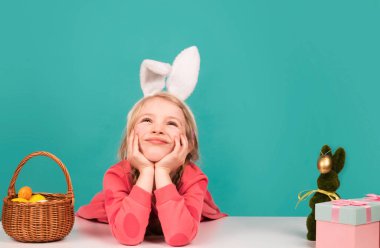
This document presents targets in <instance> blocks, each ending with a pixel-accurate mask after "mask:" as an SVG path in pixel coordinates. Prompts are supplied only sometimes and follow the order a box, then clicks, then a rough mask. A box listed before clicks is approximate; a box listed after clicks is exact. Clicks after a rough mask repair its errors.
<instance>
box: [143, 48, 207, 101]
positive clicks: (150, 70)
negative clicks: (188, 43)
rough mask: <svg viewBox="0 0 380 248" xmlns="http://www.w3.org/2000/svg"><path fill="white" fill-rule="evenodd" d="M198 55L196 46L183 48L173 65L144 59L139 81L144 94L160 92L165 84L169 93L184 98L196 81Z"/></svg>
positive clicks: (192, 89)
mask: <svg viewBox="0 0 380 248" xmlns="http://www.w3.org/2000/svg"><path fill="white" fill-rule="evenodd" d="M199 65H200V57H199V52H198V49H197V47H196V46H192V47H189V48H186V49H184V50H183V51H182V52H180V53H179V54H178V55H177V57H176V58H175V59H174V61H173V65H170V64H168V63H163V62H159V61H155V60H151V59H145V60H144V61H143V62H142V63H141V67H140V83H141V88H142V90H143V93H144V96H150V95H153V94H155V93H157V92H160V91H162V90H163V89H164V87H165V86H166V89H167V91H168V92H169V93H171V94H173V95H175V96H176V97H178V98H179V99H181V100H183V101H184V100H186V99H187V98H188V97H189V96H190V95H191V93H192V92H193V91H194V88H195V86H196V84H197V81H198V75H199Z"/></svg>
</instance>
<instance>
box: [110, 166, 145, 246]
mask: <svg viewBox="0 0 380 248" xmlns="http://www.w3.org/2000/svg"><path fill="white" fill-rule="evenodd" d="M103 191H104V194H105V203H104V205H105V211H106V215H107V219H108V223H109V226H110V229H111V232H112V234H113V236H114V237H115V238H116V239H117V241H118V242H120V243H121V244H125V245H137V244H139V243H141V242H142V241H143V239H144V235H145V231H146V227H147V225H148V222H149V214H150V211H151V196H152V194H151V193H149V192H147V191H145V190H143V189H142V188H140V187H138V186H136V185H134V186H133V187H132V189H131V190H130V192H128V190H127V187H126V182H125V179H123V178H122V177H120V175H118V174H117V173H116V172H112V171H109V172H107V173H106V174H105V176H104V180H103Z"/></svg>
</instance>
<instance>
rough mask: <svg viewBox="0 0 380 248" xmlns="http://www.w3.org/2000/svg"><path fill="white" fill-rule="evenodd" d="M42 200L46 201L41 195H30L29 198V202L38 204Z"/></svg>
mask: <svg viewBox="0 0 380 248" xmlns="http://www.w3.org/2000/svg"><path fill="white" fill-rule="evenodd" d="M42 200H46V199H45V197H44V196H43V195H40V194H36V195H32V197H30V200H29V202H39V201H42Z"/></svg>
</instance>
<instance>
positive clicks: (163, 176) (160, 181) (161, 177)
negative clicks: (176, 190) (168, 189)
mask: <svg viewBox="0 0 380 248" xmlns="http://www.w3.org/2000/svg"><path fill="white" fill-rule="evenodd" d="M154 179H155V184H156V189H160V188H162V187H165V186H166V185H168V184H171V183H172V179H171V178H170V173H169V172H168V171H167V170H166V169H163V168H155V169H154Z"/></svg>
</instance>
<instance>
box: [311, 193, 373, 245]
mask: <svg viewBox="0 0 380 248" xmlns="http://www.w3.org/2000/svg"><path fill="white" fill-rule="evenodd" d="M315 219H316V221H317V231H316V232H317V233H316V235H317V236H316V241H317V242H316V247H317V248H330V247H331V248H339V247H342V248H343V247H344V248H379V244H380V222H379V221H380V201H375V200H373V199H369V198H364V199H356V200H337V201H330V202H323V203H318V204H316V205H315Z"/></svg>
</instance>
